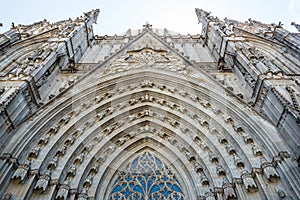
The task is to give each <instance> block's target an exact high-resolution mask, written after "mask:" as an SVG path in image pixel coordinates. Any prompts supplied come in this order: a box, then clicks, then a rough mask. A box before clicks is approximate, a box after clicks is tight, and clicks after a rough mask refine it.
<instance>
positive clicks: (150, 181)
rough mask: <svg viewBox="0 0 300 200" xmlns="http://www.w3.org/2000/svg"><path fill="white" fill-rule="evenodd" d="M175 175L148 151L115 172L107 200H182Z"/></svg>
mask: <svg viewBox="0 0 300 200" xmlns="http://www.w3.org/2000/svg"><path fill="white" fill-rule="evenodd" d="M184 199H185V197H184V194H183V192H182V189H181V186H180V183H179V181H178V179H177V178H176V175H175V174H174V173H173V172H172V171H171V170H170V168H169V167H168V166H166V165H165V164H164V163H163V162H162V161H161V160H160V159H158V158H157V157H156V156H154V155H153V154H151V153H149V152H144V153H143V154H141V155H139V156H138V157H137V158H136V159H135V160H133V162H132V163H130V164H128V165H126V167H125V169H124V170H121V171H120V172H119V173H118V174H117V178H116V180H115V182H114V184H113V186H112V190H111V192H110V195H109V200H184Z"/></svg>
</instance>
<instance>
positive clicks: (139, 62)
mask: <svg viewBox="0 0 300 200" xmlns="http://www.w3.org/2000/svg"><path fill="white" fill-rule="evenodd" d="M141 67H153V68H160V69H167V70H170V71H177V72H181V73H186V72H187V71H186V70H187V68H186V66H185V65H184V63H183V61H182V60H181V59H179V58H178V57H176V56H175V55H173V54H172V53H167V51H165V50H155V49H152V48H143V49H140V50H133V51H128V52H127V53H126V54H125V55H123V56H121V57H120V58H119V59H117V60H115V61H114V62H113V63H112V65H111V67H110V68H107V69H106V71H104V74H108V73H112V74H113V73H117V72H122V71H128V70H130V69H136V68H141Z"/></svg>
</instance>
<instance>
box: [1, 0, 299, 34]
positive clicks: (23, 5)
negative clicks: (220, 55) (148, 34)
mask: <svg viewBox="0 0 300 200" xmlns="http://www.w3.org/2000/svg"><path fill="white" fill-rule="evenodd" d="M95 8H99V9H100V15H99V18H98V24H97V25H96V26H95V34H98V35H105V34H107V35H114V34H116V33H123V32H125V31H126V30H128V28H131V29H137V28H142V25H143V24H145V23H146V21H148V22H149V23H150V24H152V25H153V27H154V28H167V29H169V30H173V31H176V32H180V33H183V34H187V33H191V34H196V33H200V32H201V30H200V25H198V21H197V17H196V14H195V8H202V9H204V10H207V11H210V12H211V13H212V15H214V16H218V17H219V18H220V19H224V18H225V17H228V18H230V19H235V20H239V21H246V20H247V19H248V18H250V17H251V18H252V19H255V20H258V21H262V22H266V23H278V22H279V21H281V22H282V23H283V24H284V28H286V29H288V30H290V31H293V32H296V29H295V28H293V27H292V26H290V24H291V22H292V21H296V22H298V23H300V0H247V1H246V0H51V1H50V0H49V1H43V0H18V1H17V0H0V22H2V23H3V27H0V33H3V32H5V31H6V30H8V29H9V28H10V26H11V23H12V22H14V23H15V24H16V25H17V24H31V23H34V22H37V21H41V20H43V19H47V20H48V21H50V22H55V21H59V20H63V19H68V18H69V17H71V18H72V19H75V18H76V17H78V16H80V15H82V13H83V12H87V11H90V10H92V9H95Z"/></svg>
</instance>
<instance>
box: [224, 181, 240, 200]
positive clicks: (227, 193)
mask: <svg viewBox="0 0 300 200" xmlns="http://www.w3.org/2000/svg"><path fill="white" fill-rule="evenodd" d="M223 189H224V199H226V200H229V199H237V196H236V194H235V191H234V189H233V187H232V184H231V183H229V182H228V180H227V179H226V178H224V181H223Z"/></svg>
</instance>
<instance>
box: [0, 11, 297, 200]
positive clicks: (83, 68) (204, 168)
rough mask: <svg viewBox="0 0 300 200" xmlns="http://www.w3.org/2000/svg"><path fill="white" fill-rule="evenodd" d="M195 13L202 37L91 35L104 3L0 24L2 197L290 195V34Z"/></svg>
mask: <svg viewBox="0 0 300 200" xmlns="http://www.w3.org/2000/svg"><path fill="white" fill-rule="evenodd" d="M195 11H196V16H197V17H198V19H199V23H201V24H202V32H201V34H200V31H199V34H198V35H182V34H179V33H175V32H173V31H170V30H168V29H155V28H154V27H152V26H151V25H150V24H148V23H147V24H146V25H144V26H143V27H142V28H141V29H139V30H131V29H129V30H127V31H126V32H125V33H123V34H119V35H113V36H107V35H105V36H97V35H94V32H93V23H95V22H96V21H97V18H98V14H99V10H92V11H91V12H87V13H84V15H83V16H80V17H78V18H77V19H75V20H72V19H68V20H64V21H59V22H57V23H50V22H48V21H46V20H44V21H41V22H37V23H34V24H32V25H18V26H13V27H12V28H11V29H10V30H9V31H7V32H5V33H4V34H0V108H1V110H0V142H1V146H0V156H1V157H0V158H1V160H0V196H1V198H2V199H5V200H8V199H10V200H17V199H65V200H66V199H78V200H88V199H91V200H92V199H99V200H133V199H134V200H166V199H168V200H200V199H207V200H228V199H245V200H246V199H247V200H248V199H255V200H258V199H299V196H300V174H299V169H300V168H299V155H300V153H299V146H300V121H299V120H300V107H299V103H300V77H299V72H300V62H299V61H300V36H299V34H297V33H290V32H288V31H286V30H285V29H283V28H282V27H281V24H264V23H262V22H259V21H255V20H252V19H249V20H248V21H247V22H238V21H235V20H230V19H224V20H219V19H218V18H216V17H213V16H211V15H210V13H208V12H205V11H203V10H201V9H196V10H195ZM196 16H195V17H196ZM293 24H294V25H295V26H296V27H298V28H299V25H297V24H296V23H293Z"/></svg>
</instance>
